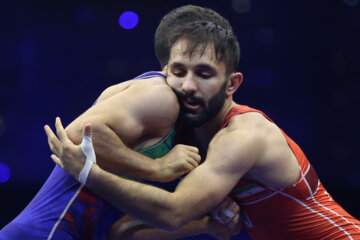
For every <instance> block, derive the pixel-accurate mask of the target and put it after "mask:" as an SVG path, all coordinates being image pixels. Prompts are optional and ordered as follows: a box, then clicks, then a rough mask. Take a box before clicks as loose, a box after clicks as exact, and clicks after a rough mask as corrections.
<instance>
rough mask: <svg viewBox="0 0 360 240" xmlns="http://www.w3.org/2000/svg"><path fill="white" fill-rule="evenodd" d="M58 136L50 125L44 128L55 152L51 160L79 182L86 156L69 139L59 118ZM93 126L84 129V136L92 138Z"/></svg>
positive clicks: (57, 121)
mask: <svg viewBox="0 0 360 240" xmlns="http://www.w3.org/2000/svg"><path fill="white" fill-rule="evenodd" d="M55 127H56V134H57V136H58V137H57V136H56V135H55V134H54V133H53V131H52V130H51V128H50V127H49V126H48V125H45V126H44V129H45V133H46V135H47V137H48V144H49V147H50V149H51V151H52V152H53V154H52V155H51V159H52V160H53V161H54V162H55V163H56V164H57V165H59V166H60V167H62V168H63V169H64V170H65V171H67V172H68V173H69V174H70V175H71V176H73V177H74V178H76V179H77V180H79V174H80V171H81V170H82V169H83V167H84V164H85V160H86V156H85V155H84V153H83V151H82V149H81V147H80V145H75V144H73V142H71V141H70V139H69V138H68V137H67V135H66V132H65V129H64V127H63V125H62V123H61V120H60V118H59V117H57V118H56V121H55ZM91 131H92V130H91V125H90V124H87V125H85V127H84V133H83V135H84V136H91Z"/></svg>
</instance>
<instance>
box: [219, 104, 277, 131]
mask: <svg viewBox="0 0 360 240" xmlns="http://www.w3.org/2000/svg"><path fill="white" fill-rule="evenodd" d="M247 112H257V113H260V114H262V115H264V117H266V119H267V120H269V121H270V122H273V121H272V120H271V119H270V118H269V117H268V116H266V114H265V113H263V112H262V111H260V110H257V109H255V108H251V107H249V106H246V105H240V106H236V107H233V108H232V109H230V111H229V112H228V113H227V114H226V116H225V119H224V122H223V124H222V125H221V128H224V127H226V126H227V125H228V124H229V121H230V119H231V118H232V117H233V116H235V115H238V114H243V113H247Z"/></svg>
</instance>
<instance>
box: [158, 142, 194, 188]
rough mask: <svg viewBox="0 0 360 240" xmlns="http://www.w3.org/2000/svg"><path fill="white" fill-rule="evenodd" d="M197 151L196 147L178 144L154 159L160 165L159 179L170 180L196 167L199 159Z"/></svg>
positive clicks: (161, 180) (162, 180)
mask: <svg viewBox="0 0 360 240" xmlns="http://www.w3.org/2000/svg"><path fill="white" fill-rule="evenodd" d="M198 153H199V150H198V149H197V148H196V147H192V146H188V145H182V144H178V145H176V146H175V147H174V148H173V149H171V151H170V152H169V153H167V154H166V155H165V156H163V157H162V158H158V159H156V161H157V162H158V163H159V165H160V170H159V181H160V182H168V181H172V180H174V179H176V178H178V177H180V176H182V175H183V174H185V173H187V172H190V171H191V170H193V169H194V168H196V167H197V166H198V165H199V162H200V160H201V157H200V155H199V154H198Z"/></svg>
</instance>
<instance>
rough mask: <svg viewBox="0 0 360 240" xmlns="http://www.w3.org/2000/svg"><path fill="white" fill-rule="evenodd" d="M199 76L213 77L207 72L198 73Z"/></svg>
mask: <svg viewBox="0 0 360 240" xmlns="http://www.w3.org/2000/svg"><path fill="white" fill-rule="evenodd" d="M198 76H199V77H201V78H204V79H209V78H211V76H212V75H211V74H209V73H207V72H201V73H198Z"/></svg>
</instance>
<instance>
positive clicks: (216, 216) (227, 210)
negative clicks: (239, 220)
mask: <svg viewBox="0 0 360 240" xmlns="http://www.w3.org/2000/svg"><path fill="white" fill-rule="evenodd" d="M222 214H224V215H225V216H226V217H228V218H229V219H233V218H234V217H235V214H234V213H233V212H232V211H230V210H229V209H227V208H225V209H223V210H222ZM213 218H215V219H216V220H218V221H219V222H220V223H222V224H225V222H224V221H223V220H222V219H221V218H220V217H219V215H218V213H216V214H215V215H214V216H213Z"/></svg>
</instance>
